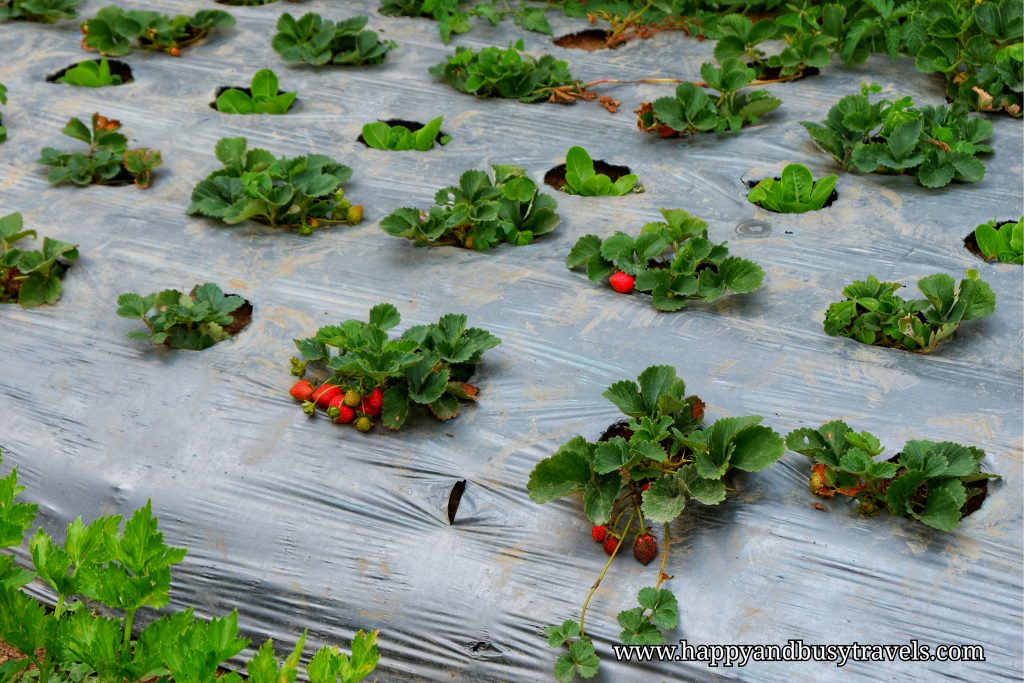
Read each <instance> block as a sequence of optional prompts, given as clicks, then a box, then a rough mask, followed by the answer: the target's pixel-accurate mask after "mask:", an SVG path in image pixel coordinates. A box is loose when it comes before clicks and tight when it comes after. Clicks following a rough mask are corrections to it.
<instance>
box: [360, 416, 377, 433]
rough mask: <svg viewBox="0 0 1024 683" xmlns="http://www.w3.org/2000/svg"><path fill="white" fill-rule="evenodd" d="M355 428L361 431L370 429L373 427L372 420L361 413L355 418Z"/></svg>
mask: <svg viewBox="0 0 1024 683" xmlns="http://www.w3.org/2000/svg"><path fill="white" fill-rule="evenodd" d="M356 429H358V430H359V431H361V432H368V431H370V430H371V429H373V422H372V421H371V420H370V418H368V417H366V416H365V415H363V416H362V417H360V418H359V419H358V420H356Z"/></svg>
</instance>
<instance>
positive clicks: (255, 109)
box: [216, 69, 296, 114]
mask: <svg viewBox="0 0 1024 683" xmlns="http://www.w3.org/2000/svg"><path fill="white" fill-rule="evenodd" d="M295 97H296V93H294V92H282V93H279V92H278V82H277V74H275V73H274V72H273V71H271V70H270V69H260V70H259V71H257V72H256V73H255V74H253V77H252V83H251V84H250V86H249V92H248V93H247V92H245V91H244V90H239V89H237V88H228V89H227V90H225V91H224V92H222V93H221V94H219V95H218V96H217V102H216V105H217V111H219V112H222V113H224V114H287V113H288V110H289V109H291V108H292V103H293V102H295Z"/></svg>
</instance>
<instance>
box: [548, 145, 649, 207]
mask: <svg viewBox="0 0 1024 683" xmlns="http://www.w3.org/2000/svg"><path fill="white" fill-rule="evenodd" d="M637 179H638V178H637V176H636V174H634V173H627V174H626V175H624V176H621V177H620V178H618V179H617V180H615V181H614V182H613V181H612V179H611V178H609V177H608V176H607V175H605V174H604V173H597V172H595V171H594V160H593V159H591V158H590V154H588V153H587V150H585V149H583V148H582V147H570V148H569V151H568V152H566V154H565V184H564V185H563V186H562V187H560V188H559V189H560V190H562V192H565V193H567V194H576V195H580V196H582V197H621V196H622V195H626V194H629V193H630V192H643V188H642V187H640V186H638V185H637V184H636V181H637Z"/></svg>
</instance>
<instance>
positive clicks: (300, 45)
mask: <svg viewBox="0 0 1024 683" xmlns="http://www.w3.org/2000/svg"><path fill="white" fill-rule="evenodd" d="M367 21H368V20H367V18H366V17H363V16H359V17H352V18H350V19H345V20H344V21H339V22H334V21H331V20H329V19H324V18H323V17H321V16H320V15H319V14H314V13H312V12H309V13H307V14H304V15H302V18H301V19H296V18H295V17H293V16H292V15H291V14H289V13H288V12H285V13H284V14H282V15H281V18H280V19H278V21H277V34H276V35H275V36H274V39H273V41H272V43H271V45H272V46H273V48H274V49H275V50H276V51H277V52H278V53H280V55H281V59H283V60H284V61H286V62H305V63H306V64H311V65H313V66H323V65H325V64H339V65H342V66H358V65H360V64H380V63H381V62H383V61H384V58H385V57H387V54H388V53H389V52H391V51H392V50H394V49H395V48H396V47H398V44H397V43H395V42H394V41H393V40H380V39H379V38H378V37H377V33H376V32H375V31H368V30H365V28H366V23H367Z"/></svg>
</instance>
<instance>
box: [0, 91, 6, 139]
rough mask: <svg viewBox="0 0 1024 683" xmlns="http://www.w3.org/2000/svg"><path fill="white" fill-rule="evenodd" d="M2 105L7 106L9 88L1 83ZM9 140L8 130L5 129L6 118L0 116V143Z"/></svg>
mask: <svg viewBox="0 0 1024 683" xmlns="http://www.w3.org/2000/svg"><path fill="white" fill-rule="evenodd" d="M0 104H7V86H5V85H4V84H3V83H0ZM6 139H7V128H5V127H4V117H3V114H0V142H3V141H4V140H6Z"/></svg>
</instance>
